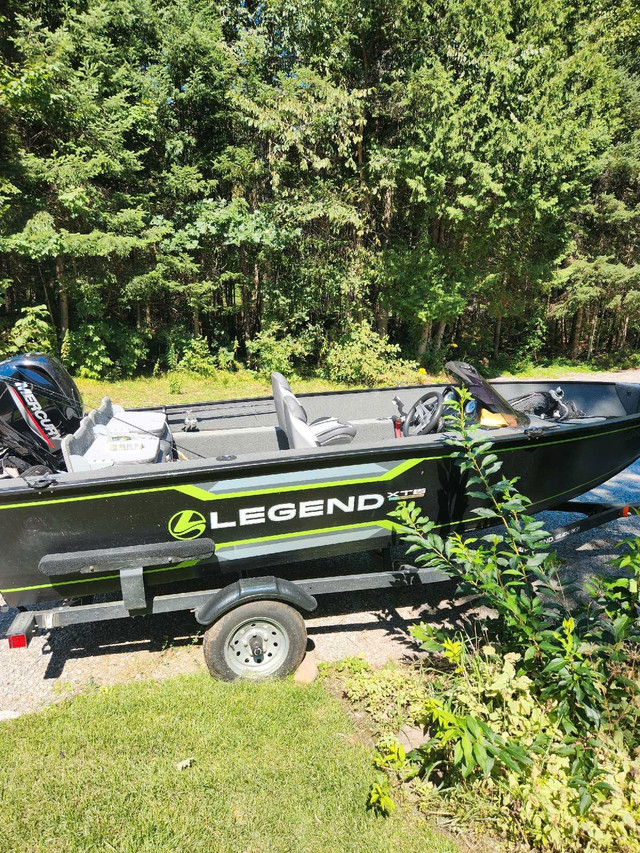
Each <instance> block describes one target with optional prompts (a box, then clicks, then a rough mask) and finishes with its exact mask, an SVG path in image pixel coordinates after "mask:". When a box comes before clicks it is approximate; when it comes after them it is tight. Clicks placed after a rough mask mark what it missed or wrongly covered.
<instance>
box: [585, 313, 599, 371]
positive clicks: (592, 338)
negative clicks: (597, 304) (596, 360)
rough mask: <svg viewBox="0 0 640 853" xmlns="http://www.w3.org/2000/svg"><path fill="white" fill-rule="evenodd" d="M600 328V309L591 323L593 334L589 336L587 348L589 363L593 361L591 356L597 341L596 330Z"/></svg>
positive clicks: (594, 314)
mask: <svg viewBox="0 0 640 853" xmlns="http://www.w3.org/2000/svg"><path fill="white" fill-rule="evenodd" d="M597 328H598V309H597V308H596V310H595V311H594V313H593V319H592V321H591V334H590V335H589V345H588V347H587V361H591V356H592V355H593V343H594V341H595V339H596V329H597Z"/></svg>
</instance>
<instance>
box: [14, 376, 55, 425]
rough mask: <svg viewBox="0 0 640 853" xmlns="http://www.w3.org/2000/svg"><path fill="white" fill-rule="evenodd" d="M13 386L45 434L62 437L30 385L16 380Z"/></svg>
mask: <svg viewBox="0 0 640 853" xmlns="http://www.w3.org/2000/svg"><path fill="white" fill-rule="evenodd" d="M15 387H16V388H17V390H18V391H19V392H20V394H21V395H22V399H23V400H24V402H25V403H26V404H27V406H28V407H29V409H30V410H31V413H32V414H33V416H34V418H35V419H36V420H37V421H38V422H39V423H40V425H41V427H42V429H43V430H44V431H45V432H46V433H47V435H48V436H49V437H50V438H62V436H61V435H60V431H59V430H58V428H57V427H56V426H55V425H54V424H52V423H51V421H50V420H49V416H48V415H47V413H46V412H45V411H44V409H43V408H42V406H41V405H40V403H39V402H38V400H37V399H36V396H35V394H34V393H33V391H32V390H31V388H30V386H29V385H28V384H27V383H26V382H16V386H15Z"/></svg>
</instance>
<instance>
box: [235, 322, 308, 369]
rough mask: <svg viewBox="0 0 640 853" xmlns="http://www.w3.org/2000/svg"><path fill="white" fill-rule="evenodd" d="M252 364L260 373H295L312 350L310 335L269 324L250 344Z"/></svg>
mask: <svg viewBox="0 0 640 853" xmlns="http://www.w3.org/2000/svg"><path fill="white" fill-rule="evenodd" d="M248 349H249V355H250V358H251V364H252V366H253V367H254V368H255V369H256V370H258V371H259V372H260V373H264V374H265V375H267V376H268V375H269V374H270V373H273V372H274V371H276V372H278V373H283V374H284V375H285V376H291V375H292V374H295V373H296V372H297V370H298V369H299V367H300V366H301V365H302V364H303V363H304V361H305V359H306V358H307V357H308V356H309V355H310V353H311V351H312V344H311V341H310V338H309V336H308V335H304V334H303V335H293V334H290V333H289V332H284V331H283V329H282V328H281V327H280V326H276V325H273V326H269V327H267V328H266V329H263V330H262V331H261V332H259V333H258V334H257V335H256V337H255V338H254V339H253V341H251V343H250V344H248Z"/></svg>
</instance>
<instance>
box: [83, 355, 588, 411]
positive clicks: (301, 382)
mask: <svg viewBox="0 0 640 853" xmlns="http://www.w3.org/2000/svg"><path fill="white" fill-rule="evenodd" d="M603 369H604V368H603V367H602V366H600V367H598V366H596V365H593V364H580V363H574V362H570V361H566V360H564V361H556V362H553V363H551V364H547V365H530V366H529V367H527V368H525V369H523V370H521V371H520V372H518V373H510V372H508V371H505V372H504V373H503V374H502V375H504V376H513V377H515V378H520V379H532V378H539V379H554V378H556V377H557V376H561V375H562V374H566V373H585V374H589V373H596V372H598V371H600V370H603ZM481 372H484V373H485V375H486V376H488V377H491V376H492V375H497V374H498V373H500V371H487V370H486V369H485V370H484V371H483V370H482V368H481ZM75 381H76V383H77V385H78V387H79V388H80V391H81V392H82V396H83V398H84V402H85V405H86V406H87V407H88V408H94V407H96V406H98V405H99V404H100V401H101V400H102V398H103V397H104V395H105V394H107V395H108V396H110V397H111V398H112V399H113V401H114V402H115V403H119V404H120V405H121V406H125V407H130V408H132V407H136V406H158V405H170V404H178V405H180V404H181V403H196V402H199V401H202V400H231V399H237V398H238V397H270V396H271V383H270V381H269V379H268V378H266V377H259V376H257V375H256V374H255V373H253V372H251V371H248V370H238V371H234V372H231V371H223V370H220V371H218V373H217V374H216V375H215V376H212V377H204V376H193V375H188V374H181V375H180V384H181V387H180V391H179V393H175V391H174V393H172V391H171V388H170V383H169V378H168V376H167V375H166V374H163V375H161V376H156V377H151V376H140V377H137V378H136V379H121V380H116V381H112V382H108V381H106V380H96V379H82V378H77V377H76V378H75ZM429 381H435V382H447V381H448V379H447V377H446V375H445V374H444V373H440V374H437V375H434V376H432V377H426V376H425V377H424V382H425V383H427V382H429ZM292 384H293V386H294V390H295V391H296V392H299V393H304V392H305V391H307V392H315V391H337V390H341V389H343V388H347V387H349V386H347V385H341V384H338V383H336V382H330V381H329V380H327V379H295V380H293V381H292ZM381 384H388V383H385V382H382V383H381Z"/></svg>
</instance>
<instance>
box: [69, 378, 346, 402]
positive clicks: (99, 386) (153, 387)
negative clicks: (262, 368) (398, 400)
mask: <svg viewBox="0 0 640 853" xmlns="http://www.w3.org/2000/svg"><path fill="white" fill-rule="evenodd" d="M75 382H76V384H77V385H78V387H79V388H80V391H81V392H82V397H83V399H84V403H85V406H87V407H88V408H94V407H96V406H98V405H99V404H100V401H101V400H102V398H103V397H104V396H105V394H107V395H108V396H110V397H111V398H112V399H113V402H114V403H119V404H120V405H121V406H125V407H131V408H133V407H136V406H158V405H171V404H178V405H179V404H181V403H197V402H200V401H202V400H231V399H235V398H238V397H270V396H271V382H270V381H269V380H268V379H265V378H257V377H256V375H255V374H253V373H250V372H249V371H245V370H239V371H237V372H234V373H231V372H229V371H222V370H221V371H219V372H218V373H217V374H216V376H213V377H205V376H190V375H187V374H185V375H181V376H180V382H181V385H182V387H181V390H180V393H179V394H176V393H173V394H172V393H171V391H170V389H169V379H168V377H167V376H166V375H162V376H157V377H151V376H140V377H138V378H136V379H121V380H117V381H115V382H107V381H106V380H104V381H101V380H97V379H82V378H78V377H75ZM345 387H346V386H345V385H338V384H337V383H335V382H329V381H328V380H326V379H297V380H296V381H295V390H296V391H299V392H300V393H302V392H304V391H332V390H338V389H340V388H345Z"/></svg>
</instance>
